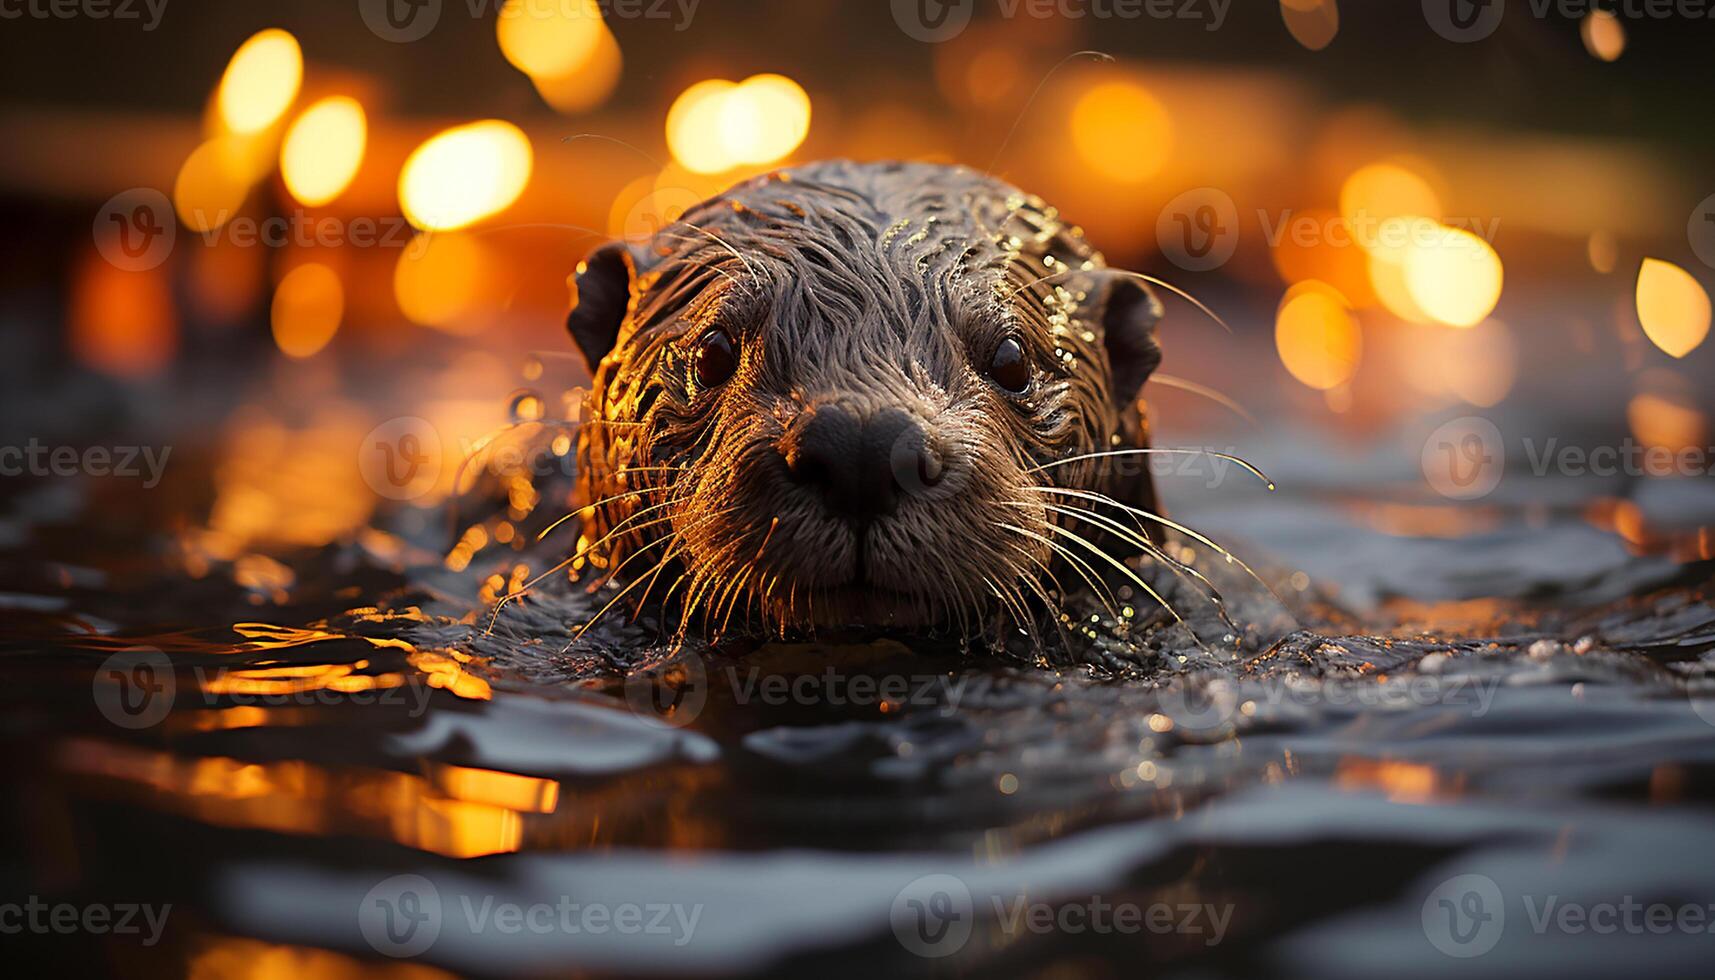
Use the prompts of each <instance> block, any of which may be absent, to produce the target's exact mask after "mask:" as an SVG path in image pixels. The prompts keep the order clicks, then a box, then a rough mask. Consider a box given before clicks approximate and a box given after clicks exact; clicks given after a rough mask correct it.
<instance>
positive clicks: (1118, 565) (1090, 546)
mask: <svg viewBox="0 0 1715 980" xmlns="http://www.w3.org/2000/svg"><path fill="white" fill-rule="evenodd" d="M1048 528H1049V530H1051V531H1054V532H1055V533H1057V534H1060V535H1062V536H1064V537H1066V538H1067V539H1069V540H1071V541H1072V542H1074V543H1076V544H1080V545H1083V546H1084V548H1085V549H1087V550H1088V551H1089V552H1090V553H1091V554H1093V555H1095V556H1096V557H1098V558H1100V559H1102V560H1103V561H1105V562H1107V563H1108V564H1110V565H1112V566H1113V567H1114V568H1115V569H1117V570H1118V571H1119V573H1120V574H1121V575H1124V576H1125V577H1126V578H1128V579H1130V580H1131V582H1132V584H1134V585H1136V586H1137V587H1138V588H1140V589H1142V590H1143V591H1145V592H1147V593H1149V596H1150V598H1152V599H1154V600H1155V601H1156V602H1159V603H1161V608H1163V609H1165V610H1167V611H1168V613H1169V614H1171V615H1172V616H1173V618H1174V620H1176V621H1177V622H1178V623H1179V625H1181V626H1184V625H1185V620H1184V619H1183V618H1181V617H1180V615H1179V610H1177V609H1174V608H1173V606H1172V604H1171V603H1169V602H1168V601H1167V600H1166V599H1163V598H1162V597H1161V593H1159V592H1157V591H1155V589H1154V588H1152V587H1151V586H1150V584H1149V583H1148V582H1145V581H1144V580H1143V577H1142V576H1140V575H1138V574H1137V573H1136V572H1135V571H1132V570H1131V569H1130V568H1127V567H1126V565H1125V562H1122V561H1120V560H1119V559H1118V558H1115V557H1114V556H1113V555H1110V554H1108V553H1107V552H1105V551H1103V550H1102V549H1100V548H1098V547H1096V545H1095V544H1094V543H1093V542H1091V541H1090V540H1089V539H1087V538H1085V537H1084V536H1083V535H1081V534H1078V533H1077V532H1075V531H1073V530H1071V529H1070V528H1064V527H1059V526H1057V525H1053V524H1050V525H1048ZM1115 618H1116V619H1117V618H1119V617H1118V616H1117V614H1116V616H1115ZM1186 629H1190V627H1188V626H1187V627H1186ZM1191 635H1192V636H1193V637H1194V636H1196V634H1195V633H1192V634H1191Z"/></svg>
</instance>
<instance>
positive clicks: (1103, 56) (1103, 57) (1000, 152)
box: [983, 51, 1114, 224]
mask: <svg viewBox="0 0 1715 980" xmlns="http://www.w3.org/2000/svg"><path fill="white" fill-rule="evenodd" d="M1085 56H1091V57H1094V58H1095V59H1096V60H1097V61H1098V62H1100V63H1102V64H1105V65H1111V64H1113V61H1114V56H1113V55H1111V54H1108V53H1107V52H1105V51H1074V52H1072V53H1071V54H1069V55H1067V56H1066V57H1064V58H1061V59H1060V61H1059V62H1058V63H1056V64H1055V65H1054V67H1052V68H1050V69H1048V72H1047V74H1045V75H1043V76H1042V80H1041V81H1039V82H1037V83H1036V88H1035V89H1034V90H1033V91H1031V93H1030V98H1028V99H1025V100H1024V108H1022V109H1019V110H1018V116H1017V117H1016V118H1015V119H1013V121H1012V128H1011V129H1009V130H1007V131H1006V138H1005V139H1003V140H1001V141H1000V146H999V147H998V148H997V149H996V150H995V151H994V157H993V159H991V160H989V165H988V167H987V168H985V169H984V170H983V173H985V174H988V175H989V176H991V177H992V176H994V168H995V164H997V163H999V162H1000V158H1001V157H1002V156H1004V155H1005V154H1006V148H1007V146H1008V145H1009V144H1011V143H1012V138H1013V136H1015V135H1016V134H1017V133H1018V126H1019V124H1020V123H1022V122H1024V117H1025V116H1027V115H1029V114H1030V107H1031V106H1033V105H1035V104H1036V97H1037V96H1039V95H1041V94H1042V89H1043V87H1044V86H1046V85H1047V84H1048V82H1049V80H1050V79H1052V78H1053V77H1054V73H1055V72H1057V71H1059V70H1060V69H1062V68H1064V67H1066V63H1067V62H1068V61H1071V60H1072V59H1073V58H1082V57H1085ZM1003 224H1004V222H1003Z"/></svg>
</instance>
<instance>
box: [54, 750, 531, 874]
mask: <svg viewBox="0 0 1715 980" xmlns="http://www.w3.org/2000/svg"><path fill="white" fill-rule="evenodd" d="M57 762H58V765H59V767H60V768H61V769H63V770H65V771H67V772H70V773H72V774H75V775H79V776H86V777H94V778H97V779H101V780H106V781H108V782H110V783H112V784H117V785H119V786H122V787H130V788H132V789H134V790H135V789H142V790H144V791H145V792H146V794H147V797H148V802H149V803H151V804H153V805H155V806H158V807H160V808H161V809H164V810H167V811H170V812H173V813H178V814H181V815H184V816H188V817H191V818H192V819H196V820H201V821H203V822H205V823H210V824H215V825H218V826H223V827H244V828H249V829H257V830H270V831H275V832H278V833H291V834H318V835H325V834H332V833H360V834H364V835H367V836H373V837H381V838H386V839H389V840H393V841H395V842H397V843H400V844H403V845H405V846H406V847H414V848H417V849H419V850H423V851H429V852H432V853H435V854H441V855H444V856H447V857H456V858H466V857H480V856H482V855H485V854H502V853H507V852H511V851H516V850H518V849H519V847H520V846H521V844H522V843H523V832H524V825H523V821H522V815H523V813H525V812H529V813H550V812H552V809H553V807H554V806H555V805H556V804H557V801H558V799H559V784H558V783H557V782H555V781H554V780H549V779H539V778H536V777H531V776H519V775H515V774H512V773H486V775H484V773H485V772H486V771H485V770H462V771H461V773H460V774H458V775H455V776H452V777H450V779H448V780H447V782H446V783H445V786H444V788H443V786H442V785H437V783H436V782H434V781H431V780H430V779H426V778H424V777H422V776H418V775H415V774H411V773H403V772H393V771H388V770H376V769H355V768H353V769H331V768H324V767H321V766H316V765H312V764H310V763H308V762H303V761H299V760H284V761H277V762H264V763H256V762H246V761H244V760H241V759H232V758H225V757H218V756H216V757H204V758H187V757H184V756H178V755H174V754H172V753H170V752H162V751H154V750H149V749H141V748H134V747H130V746H123V745H118V744H114V743H110V742H105V741H99V740H95V739H73V740H70V741H68V742H65V743H63V744H62V745H61V746H60V748H59V751H58V753H57ZM459 794H462V795H463V796H464V797H467V798H460V795H459ZM491 800H504V801H510V802H519V803H522V804H525V805H524V806H522V807H520V808H513V807H510V806H506V805H501V804H500V803H496V802H488V801H491Z"/></svg>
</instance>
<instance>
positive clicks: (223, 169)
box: [173, 136, 253, 232]
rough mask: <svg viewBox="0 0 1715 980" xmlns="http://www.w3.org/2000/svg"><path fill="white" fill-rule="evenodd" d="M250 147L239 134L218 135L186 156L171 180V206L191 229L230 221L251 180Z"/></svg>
mask: <svg viewBox="0 0 1715 980" xmlns="http://www.w3.org/2000/svg"><path fill="white" fill-rule="evenodd" d="M249 150H250V147H249V145H248V144H247V142H246V141H245V140H243V139H242V138H241V137H232V136H217V137H215V138H214V139H211V140H209V141H207V142H205V143H203V144H202V145H200V146H198V147H197V148H196V149H195V150H192V151H191V155H190V156H189V157H186V158H185V162H184V164H183V165H182V166H181V167H180V168H179V174H178V177H177V179H176V180H175V181H174V183H173V209H174V210H175V211H177V212H178V215H179V220H180V221H182V222H184V224H185V227H187V228H189V229H191V230H192V231H198V232H202V231H213V230H214V229H216V228H219V227H221V226H222V225H224V224H226V223H227V222H228V221H231V220H232V217H233V215H235V214H237V213H238V210H239V208H242V207H243V206H244V199H245V197H246V196H248V195H249V193H250V187H251V185H252V182H253V176H252V173H251V169H252V167H253V164H252V162H251V160H250V159H249Z"/></svg>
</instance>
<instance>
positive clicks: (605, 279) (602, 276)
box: [566, 242, 635, 375]
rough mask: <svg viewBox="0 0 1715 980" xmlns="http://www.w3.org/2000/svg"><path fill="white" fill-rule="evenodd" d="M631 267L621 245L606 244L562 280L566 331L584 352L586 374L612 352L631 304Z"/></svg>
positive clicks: (629, 256)
mask: <svg viewBox="0 0 1715 980" xmlns="http://www.w3.org/2000/svg"><path fill="white" fill-rule="evenodd" d="M633 272H635V266H634V265H633V263H632V261H631V253H630V251H628V250H627V249H626V247H625V244H624V243H623V242H608V243H607V244H606V245H603V246H602V247H600V248H598V249H596V250H595V251H594V252H591V253H590V255H589V258H586V259H584V260H583V261H582V262H580V263H578V271H577V274H576V275H573V276H571V277H570V278H568V279H567V280H566V284H567V285H568V286H570V287H571V288H572V312H571V313H570V314H569V315H568V316H567V317H566V330H567V331H569V332H570V333H571V335H572V339H573V340H574V341H576V342H577V345H578V349H579V350H581V351H583V352H584V360H585V361H586V362H588V364H589V368H590V374H591V375H594V374H595V370H596V368H597V366H599V365H600V364H601V359H602V358H604V357H606V356H607V352H608V351H610V350H613V345H614V341H616V340H617V339H618V338H619V328H620V325H621V324H623V323H624V322H625V313H626V310H627V309H628V308H629V307H630V305H631V278H632V274H633Z"/></svg>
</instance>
